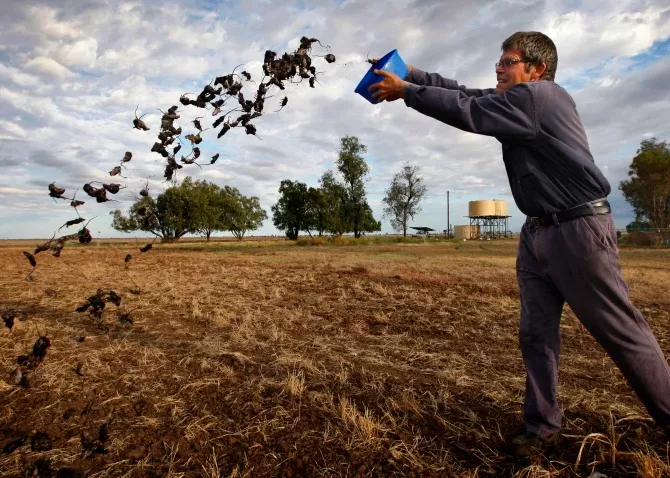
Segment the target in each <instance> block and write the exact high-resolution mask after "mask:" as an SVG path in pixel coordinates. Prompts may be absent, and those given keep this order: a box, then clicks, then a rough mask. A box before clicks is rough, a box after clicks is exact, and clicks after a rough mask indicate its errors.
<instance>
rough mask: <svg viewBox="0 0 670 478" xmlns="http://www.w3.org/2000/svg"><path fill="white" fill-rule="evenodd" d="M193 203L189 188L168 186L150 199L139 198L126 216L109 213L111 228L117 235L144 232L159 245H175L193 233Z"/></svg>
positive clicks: (195, 225)
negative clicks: (155, 238) (158, 240)
mask: <svg viewBox="0 0 670 478" xmlns="http://www.w3.org/2000/svg"><path fill="white" fill-rule="evenodd" d="M196 212H197V200H196V198H195V197H194V196H193V194H192V191H191V190H189V188H183V187H182V186H172V187H170V188H168V189H166V190H165V191H164V192H163V193H161V194H159V195H158V197H157V198H156V199H155V200H154V199H153V198H152V197H143V198H141V199H140V200H139V201H137V202H135V204H133V205H132V206H131V207H130V209H129V211H128V215H127V216H124V215H123V213H122V212H121V211H120V210H119V209H116V210H114V211H111V212H110V214H111V215H112V217H113V219H112V227H113V228H114V229H116V230H117V231H121V232H132V231H138V230H139V231H146V232H150V233H151V234H154V235H156V236H158V237H160V238H161V239H162V240H163V242H175V241H178V240H179V239H180V238H181V237H182V236H184V235H185V234H188V233H194V232H196V231H197V229H198V226H197V222H196V218H197V214H196Z"/></svg>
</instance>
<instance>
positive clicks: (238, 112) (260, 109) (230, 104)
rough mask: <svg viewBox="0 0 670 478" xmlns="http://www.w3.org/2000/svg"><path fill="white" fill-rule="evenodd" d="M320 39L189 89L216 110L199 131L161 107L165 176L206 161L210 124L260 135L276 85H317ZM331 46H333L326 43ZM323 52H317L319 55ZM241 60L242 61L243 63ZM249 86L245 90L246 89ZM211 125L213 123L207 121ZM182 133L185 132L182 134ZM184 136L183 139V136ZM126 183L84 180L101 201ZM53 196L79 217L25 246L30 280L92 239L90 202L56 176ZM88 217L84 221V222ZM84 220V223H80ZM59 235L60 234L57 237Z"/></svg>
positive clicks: (30, 361)
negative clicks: (50, 260)
mask: <svg viewBox="0 0 670 478" xmlns="http://www.w3.org/2000/svg"><path fill="white" fill-rule="evenodd" d="M315 43H318V44H319V45H320V46H322V47H323V46H324V45H322V44H321V42H320V41H319V40H318V39H316V38H307V37H304V36H303V37H302V38H301V39H300V45H299V47H298V49H297V50H295V51H293V52H291V53H289V52H286V53H284V54H282V55H278V54H277V53H276V52H274V51H271V50H267V51H266V52H265V54H264V57H263V65H262V70H263V77H262V79H261V80H260V82H258V84H256V83H255V82H254V81H253V80H252V76H251V74H250V73H249V72H247V71H241V72H239V73H236V71H237V69H238V68H239V66H238V67H235V68H234V69H233V71H232V72H231V73H229V74H227V75H222V76H217V77H216V78H214V79H213V80H212V81H211V82H210V83H209V84H207V85H205V86H204V88H203V89H202V91H201V92H200V93H199V94H197V96H195V97H193V94H190V93H185V94H183V95H181V97H180V98H179V103H180V104H181V105H182V106H184V107H189V106H192V107H196V108H199V109H204V110H207V111H208V112H211V113H210V115H201V116H198V117H196V118H195V119H193V120H192V121H190V122H189V124H190V125H193V128H194V131H193V132H188V133H187V134H183V133H184V131H183V129H182V127H181V126H177V125H175V121H177V120H179V119H180V118H181V114H180V111H179V106H177V105H173V106H171V107H170V108H168V109H167V111H161V110H159V111H160V112H161V114H162V116H161V120H160V127H159V128H158V135H157V141H156V142H155V143H154V144H153V146H152V147H151V152H155V153H158V154H160V155H161V156H162V157H163V158H164V159H165V161H166V166H165V171H164V174H163V176H164V178H165V181H172V180H174V179H175V173H176V172H177V171H178V170H180V169H182V168H183V167H184V165H192V164H195V165H196V166H198V167H202V166H201V164H199V163H198V159H200V156H201V150H200V147H199V145H200V143H201V142H202V141H203V133H205V132H206V131H207V130H209V129H213V130H216V132H217V133H216V136H217V138H221V137H222V136H224V135H225V134H226V133H228V132H229V131H230V130H233V129H235V128H238V129H243V130H244V132H245V134H247V135H253V136H256V137H257V138H259V139H261V138H260V136H259V135H258V128H257V127H256V125H255V124H254V122H255V120H257V119H258V118H260V117H261V116H263V115H264V114H265V112H266V111H265V102H266V100H267V99H269V98H272V97H273V96H274V95H271V94H270V92H271V90H272V89H277V90H280V91H282V92H284V91H285V90H286V86H287V84H301V83H305V84H308V85H309V86H310V87H311V88H315V84H316V83H318V80H317V75H318V74H319V73H320V72H317V69H316V67H315V66H314V65H313V64H312V57H311V56H310V54H311V52H312V46H313V44H315ZM325 48H328V49H329V48H330V47H327V46H326V47H325ZM317 56H318V55H317ZM321 58H323V59H324V60H325V61H326V62H327V63H329V64H330V63H334V62H335V61H336V58H335V55H333V54H332V53H328V54H326V55H323V56H321ZM240 66H241V65H240ZM249 83H252V84H253V85H254V87H253V88H254V89H253V93H252V94H247V95H245V92H246V89H245V86H246V85H248V84H249ZM243 90H245V91H243ZM288 100H289V99H288V96H287V95H285V94H283V95H282V97H281V99H280V100H279V102H278V108H277V109H275V110H274V112H276V113H277V112H279V111H281V110H282V109H283V108H285V107H286V106H287V105H288ZM138 110H139V105H138V106H137V108H136V109H135V112H134V119H133V121H132V124H133V128H135V129H137V130H139V131H141V132H146V131H150V130H151V128H150V126H149V125H147V123H146V122H145V121H144V120H143V118H144V117H145V116H146V114H147V113H144V114H140V115H139V116H138ZM207 116H211V117H213V118H214V119H213V120H212V122H211V125H209V126H208V125H204V124H203V123H205V118H206V117H207ZM207 126H208V127H207ZM182 135H183V136H182ZM182 137H183V139H182ZM184 146H187V147H188V148H190V152H189V153H188V154H187V155H184V154H181V155H180V157H179V159H177V155H178V154H179V153H180V152H181V150H182V147H184ZM219 157H220V154H219V153H216V154H214V155H213V156H211V158H210V159H209V164H207V165H213V164H215V163H216V161H217V160H218V159H219ZM132 159H133V153H132V152H131V151H126V152H125V154H124V155H123V157H122V158H121V159H120V160H119V162H118V164H117V165H116V166H114V167H113V168H112V169H111V170H110V171H109V173H108V174H109V176H110V178H116V177H118V178H123V179H127V176H125V175H124V173H123V172H124V170H125V169H126V168H127V164H128V163H130V161H131V160H132ZM124 188H126V186H124V185H122V184H119V183H115V182H111V181H110V182H109V183H106V182H98V181H90V182H87V183H86V184H84V185H83V186H82V190H83V191H84V193H85V194H86V195H87V196H88V197H90V198H91V199H90V200H91V201H93V200H95V202H96V203H104V202H109V201H115V199H113V196H114V195H116V194H117V193H119V191H121V190H122V189H124ZM48 191H49V197H51V198H52V199H53V200H54V201H57V200H59V199H62V200H64V201H69V203H70V204H69V205H70V207H71V208H73V209H74V212H75V213H76V215H77V217H76V218H73V219H71V220H68V221H66V222H65V224H63V225H62V226H61V227H60V228H59V229H58V231H56V232H55V233H54V235H53V237H52V238H51V239H49V240H48V241H46V242H44V243H42V244H38V245H36V247H35V249H34V251H32V252H29V251H24V252H23V255H24V256H25V257H26V259H27V260H28V262H29V263H30V266H31V267H32V269H31V270H30V272H29V273H28V275H27V276H26V280H33V273H34V271H35V269H36V267H37V265H38V262H37V259H36V257H35V256H37V255H38V254H40V253H42V252H47V251H49V252H50V253H51V255H52V256H54V257H60V256H61V252H62V251H63V249H64V247H65V245H66V243H68V242H70V241H76V242H78V243H80V244H89V243H90V242H91V241H92V239H93V238H92V235H91V232H90V230H89V229H88V224H89V222H90V220H91V219H89V220H88V221H87V220H86V219H85V218H83V217H82V216H81V215H80V214H79V211H78V208H79V207H81V206H83V205H84V204H85V201H83V200H81V199H77V198H76V196H77V194H76V192H75V193H74V194H73V195H72V197H68V196H67V195H66V192H67V191H66V189H65V188H63V187H60V186H58V185H57V184H56V183H55V182H52V183H51V184H49V185H48ZM139 195H140V196H141V197H143V198H144V197H149V180H148V179H147V180H146V182H145V185H144V187H143V188H142V189H141V190H140V192H139ZM137 212H138V215H139V216H140V217H142V218H143V219H145V220H147V221H149V222H153V221H155V220H156V217H155V212H154V211H153V210H152V207H151V206H150V205H146V206H141V207H140V208H138V211H137ZM84 223H85V224H84ZM82 224H84V225H83V226H80V225H82ZM73 226H80V229H79V230H77V232H76V233H71V234H65V235H60V231H61V230H63V229H68V228H70V227H73ZM57 236H58V237H57ZM155 240H156V239H154V241H152V242H150V243H147V244H145V245H144V246H142V247H140V248H139V249H138V250H139V252H140V253H147V252H149V251H150V250H151V249H152V247H153V244H154V242H155ZM131 259H132V255H131V254H126V256H125V259H124V268H125V270H126V274H127V275H128V278H129V279H130V280H131V281H132V282H133V284H134V287H133V288H132V289H130V292H131V293H134V294H139V293H140V289H139V286H137V284H136V283H135V281H133V280H132V277H130V275H129V274H128V271H127V269H128V266H129V265H130V261H131ZM107 303H113V304H114V305H116V306H117V307H118V306H119V305H120V304H121V296H120V295H119V294H117V293H116V292H115V291H113V290H109V289H98V291H97V292H96V293H95V294H94V295H92V296H90V297H88V298H87V299H86V300H85V302H83V303H82V304H81V305H80V306H79V307H78V308H77V309H76V310H77V312H88V313H89V314H90V316H91V317H92V318H94V319H95V320H100V318H101V317H102V314H103V311H104V310H105V306H106V304H107ZM117 315H118V317H117V318H118V320H119V322H121V323H124V324H132V323H133V319H132V316H131V315H130V313H122V312H118V314H117ZM14 317H15V314H14V313H9V312H6V313H3V316H2V318H3V321H4V325H5V326H6V327H7V328H9V329H10V330H11V328H12V327H13V325H14ZM49 346H50V341H49V339H48V338H46V337H40V338H39V339H38V342H36V344H35V346H34V348H33V352H31V354H29V355H27V356H21V357H19V361H18V362H19V367H18V368H17V369H16V371H15V372H14V383H15V384H16V385H20V386H27V378H26V374H25V372H26V371H27V370H30V369H33V368H35V367H36V366H37V365H38V364H39V363H40V362H41V361H42V360H43V359H44V357H45V355H46V349H47V348H48V347H49Z"/></svg>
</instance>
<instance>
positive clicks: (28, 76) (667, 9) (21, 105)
mask: <svg viewBox="0 0 670 478" xmlns="http://www.w3.org/2000/svg"><path fill="white" fill-rule="evenodd" d="M0 11H2V16H1V17H0V238H34V237H47V236H48V237H51V235H52V234H53V231H54V230H55V229H57V228H58V227H59V226H60V225H62V224H63V223H64V222H65V221H66V220H68V219H71V218H72V216H73V213H72V210H71V209H70V208H69V207H68V204H67V203H66V202H64V201H59V202H56V203H55V202H54V201H53V200H51V199H50V198H49V197H48V195H47V194H48V191H47V185H48V184H49V183H50V182H52V181H55V182H56V183H57V184H58V185H62V186H64V187H66V188H67V189H68V192H72V191H74V190H76V189H81V186H82V185H83V184H84V183H85V182H89V181H93V180H107V181H108V180H109V179H110V178H109V175H108V174H107V172H108V171H109V170H110V169H112V168H113V167H114V166H115V165H117V164H118V163H119V160H120V159H121V158H122V157H123V154H124V152H125V151H132V152H133V154H134V156H133V160H132V162H131V163H129V168H128V171H127V174H128V176H129V178H128V179H127V180H123V183H124V184H127V185H128V189H127V190H125V191H122V192H121V193H119V194H118V196H119V199H120V201H121V202H120V203H106V204H95V203H94V202H90V201H89V202H87V204H86V205H85V206H84V207H83V208H82V209H81V213H82V215H83V216H84V217H87V218H88V217H93V216H97V219H96V220H95V221H94V223H92V224H91V226H92V227H91V230H92V231H93V233H94V235H98V236H100V235H102V236H118V235H119V234H118V233H116V232H115V231H114V230H112V229H111V227H110V218H109V211H111V210H112V209H115V208H121V209H123V210H125V209H127V208H128V207H129V205H130V204H131V201H132V198H133V192H137V191H139V189H141V186H142V184H143V182H144V180H145V179H146V178H149V179H150V186H151V192H152V193H153V194H157V193H159V192H160V191H161V190H162V189H163V188H164V187H166V185H165V184H163V183H162V182H161V181H162V175H163V167H164V160H163V159H162V158H161V157H160V156H159V155H158V154H156V153H151V152H150V149H151V145H152V144H153V142H154V140H155V135H156V134H157V130H158V127H159V119H160V113H159V111H158V109H159V108H160V109H163V110H165V109H167V108H169V107H170V106H171V105H173V104H178V99H179V96H180V94H182V93H185V92H199V91H200V90H201V89H202V87H203V86H204V85H205V84H206V83H208V82H209V81H210V80H211V79H212V78H213V77H215V76H219V75H221V74H226V73H229V72H230V71H231V70H232V69H233V68H234V67H235V66H236V65H238V64H240V63H243V64H244V68H245V69H246V70H247V71H249V72H250V73H251V74H252V76H253V79H255V80H258V79H260V76H261V73H260V71H261V70H260V65H261V61H262V58H263V52H264V51H265V50H266V49H271V50H274V51H278V52H280V53H282V52H284V51H292V50H294V49H295V48H296V47H297V45H298V39H299V38H300V37H301V36H302V35H307V36H309V37H316V38H319V39H320V40H321V41H322V43H324V44H327V45H329V46H330V50H326V49H324V48H321V47H319V46H318V45H317V46H315V48H314V51H313V54H315V55H318V54H325V53H328V52H332V53H334V54H335V55H336V56H337V62H336V63H334V64H332V65H328V64H327V63H325V61H323V60H322V59H315V63H316V64H317V68H318V69H319V70H320V71H323V73H322V74H321V75H320V76H319V82H320V85H316V88H314V89H311V88H309V87H308V86H307V85H306V84H301V85H291V86H289V87H288V88H287V95H288V97H289V103H288V106H287V107H286V108H284V110H283V111H281V112H280V113H278V114H267V115H265V116H264V117H262V118H259V119H258V120H256V122H255V124H256V126H257V128H258V134H259V136H260V138H261V139H258V138H256V137H253V136H247V135H244V134H243V131H241V130H233V131H231V132H230V133H229V134H227V135H226V136H224V137H223V138H221V139H218V140H217V139H216V134H215V132H214V131H212V130H210V131H207V132H205V133H204V136H205V141H204V142H203V143H202V144H201V149H202V150H203V156H205V157H209V156H211V155H212V154H214V153H217V152H218V153H220V154H221V158H222V159H220V160H219V162H218V163H217V164H216V165H215V166H213V167H205V168H203V169H202V170H201V169H199V168H197V167H196V166H186V167H185V168H184V169H182V170H180V171H179V177H180V178H183V177H185V176H186V175H191V176H194V177H197V178H202V179H207V180H209V181H214V182H216V183H217V184H219V185H224V184H229V185H232V186H236V187H237V188H239V189H240V190H241V191H242V192H243V193H244V194H246V195H254V196H258V197H259V198H260V200H261V204H262V205H263V207H264V208H265V209H266V210H267V211H268V214H269V215H270V206H271V205H272V204H273V203H274V202H275V201H276V199H277V189H278V186H279V182H280V181H281V180H282V179H293V180H300V181H304V182H306V183H308V184H309V185H314V186H316V185H318V182H317V180H318V178H319V177H320V176H321V174H322V173H323V172H324V171H326V170H327V169H330V168H333V167H334V160H335V158H336V154H337V149H338V147H339V139H340V138H341V137H342V136H344V135H356V136H358V137H359V138H360V139H361V141H362V142H363V143H365V144H366V145H367V146H368V148H369V152H368V154H367V157H366V159H367V161H368V164H369V165H370V167H371V175H370V181H369V183H368V197H369V202H370V205H371V206H372V208H373V210H374V211H375V214H376V216H377V217H378V218H381V216H382V203H381V200H382V197H383V194H384V189H385V188H386V187H387V185H388V183H389V181H390V179H391V177H392V176H393V174H394V173H395V172H396V171H397V170H398V169H399V168H400V167H401V165H402V163H403V162H404V161H409V162H411V163H414V164H418V165H420V166H421V167H422V169H423V173H424V177H425V179H426V183H427V185H428V192H429V196H428V197H427V198H426V200H425V202H424V205H423V212H422V213H421V214H420V216H419V217H417V218H416V220H415V221H414V225H421V226H424V225H425V226H430V227H433V228H435V229H439V230H442V229H445V228H446V191H447V190H449V191H451V223H452V224H462V223H464V221H465V220H464V218H463V216H465V215H466V214H467V203H468V201H469V200H473V199H493V198H496V199H506V200H508V201H510V214H511V215H512V216H513V217H512V219H511V223H510V224H511V229H512V230H515V231H516V230H518V229H519V228H520V225H521V223H522V220H523V217H522V215H521V214H520V213H519V211H518V209H516V207H515V206H514V205H513V203H512V198H511V196H510V189H509V185H508V183H507V178H506V176H505V172H504V167H503V164H502V155H501V150H500V145H499V143H498V142H497V141H496V140H495V139H491V138H486V137H479V136H475V135H471V134H467V133H463V132H460V131H458V130H455V129H452V128H450V127H448V126H446V125H444V124H442V123H439V122H436V121H434V120H431V119H430V118H427V117H423V116H422V115H420V114H419V113H417V112H416V111H414V110H412V109H409V108H407V107H405V105H404V103H402V102H401V101H398V102H395V103H391V104H382V105H375V106H373V105H371V104H369V103H367V102H366V101H365V100H364V99H363V98H361V97H360V96H358V95H356V94H354V92H353V90H354V88H355V87H356V84H357V83H358V81H359V80H360V78H361V77H362V76H363V74H364V73H365V71H366V70H367V67H368V66H369V65H367V64H366V63H365V59H366V55H367V54H368V52H369V54H370V56H380V55H383V54H384V53H386V52H388V51H390V50H392V49H394V48H397V49H398V50H399V52H400V54H401V56H402V57H403V59H404V60H405V61H406V62H408V63H411V64H413V65H415V66H417V67H420V68H422V69H424V70H427V71H430V72H439V73H441V74H442V75H444V76H447V77H451V78H455V79H457V80H458V81H459V82H460V83H461V84H465V85H468V86H471V87H491V86H493V85H494V83H495V72H494V67H493V64H494V63H495V61H496V60H497V59H498V57H499V55H500V44H501V43H502V41H503V40H504V39H505V38H506V37H507V36H509V35H510V34H511V33H513V32H515V31H518V30H540V31H543V32H545V33H547V34H548V35H549V36H550V37H551V38H552V39H553V40H554V42H555V43H556V45H557V48H558V56H559V63H558V65H559V66H558V73H557V78H556V81H557V82H558V83H559V84H561V85H563V86H564V87H566V88H567V90H568V91H569V92H570V93H571V94H572V95H573V96H574V98H575V100H576V103H577V107H578V110H579V113H580V115H581V117H582V119H583V121H584V124H585V127H586V131H587V134H588V137H589V141H590V144H591V149H592V152H593V155H594V157H595V160H596V163H597V164H598V165H599V166H600V167H601V168H602V169H603V171H604V173H605V175H606V176H607V178H608V179H609V181H610V182H611V183H612V186H613V188H612V189H613V193H612V195H611V196H610V200H611V202H612V204H613V207H614V214H615V219H616V222H617V225H618V226H619V227H623V226H625V224H626V223H627V222H629V221H630V220H631V218H632V213H631V210H630V208H629V207H628V206H627V204H626V203H625V201H624V200H623V199H622V197H621V195H620V193H619V192H618V184H619V182H620V181H621V180H622V179H624V178H625V177H626V175H627V170H628V164H629V162H630V160H631V158H632V157H633V156H634V154H635V150H636V149H637V147H638V145H639V143H640V141H641V140H642V139H644V138H645V137H649V136H656V137H658V138H661V139H668V140H670V121H668V118H669V117H670V113H668V111H670V88H668V86H667V85H668V77H669V76H670V0H661V1H659V0H656V1H626V0H620V1H616V2H614V1H612V0H607V1H605V0H589V1H580V0H556V1H546V2H545V1H533V0H509V1H495V2H490V1H483V0H474V1H471V2H460V1H459V2H456V1H443V0H414V1H410V0H387V1H383V2H382V1H375V2H370V1H357V0H344V1H328V2H326V1H297V2H288V1H286V2H282V1H270V0H258V1H253V0H248V1H244V2H242V1H240V2H235V1H225V0H224V1H213V0H201V1H196V0H182V1H179V2H171V1H169V0H167V1H149V0H148V1H134V2H119V1H114V0H48V1H47V0H44V1H37V0H22V1H20V2H18V1H14V0H0ZM252 88H253V85H252V86H251V87H248V90H249V94H251V89H252ZM243 91H246V90H243ZM279 99H280V97H279V95H277V96H275V97H274V98H271V99H268V100H267V102H266V110H267V111H268V112H271V111H273V110H274V109H276V107H277V106H276V103H277V102H278V101H279ZM137 105H139V112H140V113H141V114H144V113H147V116H145V117H144V120H145V121H146V122H147V124H148V125H149V127H151V131H149V132H140V131H137V130H134V129H133V128H132V120H133V118H134V114H133V111H134V110H135V107H136V106H137ZM199 111H201V110H197V109H195V108H193V107H189V108H188V109H186V110H185V111H184V113H183V115H182V119H181V120H178V121H177V124H178V125H179V124H180V125H182V126H184V127H185V128H187V127H188V126H189V125H188V123H187V120H190V119H192V118H194V117H195V116H197V115H198V114H201V113H199ZM211 121H212V117H211V116H208V117H206V118H205V119H204V120H203V122H204V125H205V126H207V125H209V124H210V123H211ZM79 196H83V194H82V192H81V191H79V194H78V197H79ZM82 199H84V198H83V197H82ZM382 230H383V232H390V231H391V229H390V226H389V224H388V221H384V223H383V229H382ZM258 233H266V234H272V233H277V231H276V230H275V229H274V227H273V226H272V221H271V220H268V221H266V222H265V224H264V226H263V228H262V229H261V230H260V231H258Z"/></svg>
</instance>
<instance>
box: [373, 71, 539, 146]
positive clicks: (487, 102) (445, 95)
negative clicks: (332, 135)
mask: <svg viewBox="0 0 670 478" xmlns="http://www.w3.org/2000/svg"><path fill="white" fill-rule="evenodd" d="M376 73H377V74H379V75H381V76H383V77H384V80H382V81H380V82H379V83H375V84H374V85H372V86H370V91H372V92H373V94H372V96H373V97H374V98H377V99H378V100H379V101H394V100H397V99H400V98H404V100H405V104H406V105H407V106H410V107H412V108H414V109H415V110H417V111H419V112H420V113H423V114H425V115H427V116H430V117H432V118H435V119H437V120H439V121H442V122H444V123H447V124H448V125H451V126H453V127H455V128H458V129H461V130H463V131H468V132H470V133H476V134H483V135H487V136H495V137H498V138H510V139H511V138H514V139H533V138H535V137H536V135H537V114H536V111H535V104H534V102H533V96H532V92H531V90H530V88H529V87H528V85H526V84H523V83H522V84H519V85H517V86H515V87H513V88H510V89H509V90H507V91H505V92H504V93H501V94H496V95H485V96H481V97H474V96H468V95H467V94H466V93H464V92H463V91H461V90H448V89H445V88H437V87H434V86H418V85H414V84H411V83H408V82H406V81H403V80H401V79H400V78H398V76H396V75H394V74H393V73H389V72H386V71H381V70H377V71H376Z"/></svg>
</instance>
